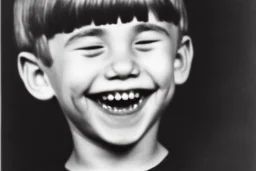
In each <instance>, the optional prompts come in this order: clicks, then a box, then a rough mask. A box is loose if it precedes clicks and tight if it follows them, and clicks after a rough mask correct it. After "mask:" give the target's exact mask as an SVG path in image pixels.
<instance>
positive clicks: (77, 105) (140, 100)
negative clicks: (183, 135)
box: [14, 0, 193, 171]
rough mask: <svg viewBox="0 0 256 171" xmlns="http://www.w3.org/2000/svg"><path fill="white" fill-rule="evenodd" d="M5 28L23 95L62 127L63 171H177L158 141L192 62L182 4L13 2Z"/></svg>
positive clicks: (171, 0) (177, 0) (151, 0)
mask: <svg viewBox="0 0 256 171" xmlns="http://www.w3.org/2000/svg"><path fill="white" fill-rule="evenodd" d="M14 23H15V35H16V40H17V44H18V47H19V49H20V53H19V55H18V69H19V74H20V76H21V79H22V80H23V82H24V84H25V86H26V88H27V90H28V91H29V92H30V93H31V94H32V95H33V96H34V97H35V98H37V99H39V100H48V99H51V98H53V97H56V98H57V99H58V102H59V104H60V107H61V109H62V111H63V113H64V115H65V117H66V119H67V121H68V124H69V127H70V130H71V134H72V137H73V144H74V148H73V151H72V154H71V156H70V158H69V159H68V161H67V162H66V164H65V168H66V170H69V171H80V170H92V171H94V170H104V171H110V170H111V171H125V170H129V171H131V170H132V171H137V170H138V171H142V170H164V169H166V170H172V169H177V168H176V166H174V163H173V162H172V160H170V158H169V156H170V154H168V150H167V149H166V148H165V147H163V146H162V145H161V144H160V143H159V142H158V141H157V132H158V127H159V122H160V118H161V114H162V111H163V110H164V109H165V107H166V106H167V105H168V104H169V102H170V100H171V99H172V97H173V94H174V90H175V84H182V83H184V82H185V81H186V79H187V78H188V75H189V71H190V66H191V61H192V58H193V47H192V42H191V39H190V37H189V36H187V35H186V31H187V18H186V11H185V7H184V3H183V2H182V0H16V2H15V7H14ZM168 159H169V160H168ZM53 170H56V169H53ZM63 170H64V169H63Z"/></svg>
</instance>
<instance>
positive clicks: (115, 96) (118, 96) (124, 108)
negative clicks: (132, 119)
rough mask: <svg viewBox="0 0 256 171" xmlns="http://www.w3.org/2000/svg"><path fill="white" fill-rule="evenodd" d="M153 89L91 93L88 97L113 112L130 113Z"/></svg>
mask: <svg viewBox="0 0 256 171" xmlns="http://www.w3.org/2000/svg"><path fill="white" fill-rule="evenodd" d="M152 93H153V90H146V89H137V90H126V91H109V92H102V93H97V94H90V95H88V97H89V98H90V99H92V100H93V101H95V102H96V103H98V104H99V106H100V107H101V108H102V109H104V110H107V111H108V112H109V113H111V114H118V115H119V114H130V113H133V112H134V111H136V110H137V109H138V108H139V107H140V106H141V105H142V104H143V102H144V100H145V99H146V97H148V96H149V95H150V94H152Z"/></svg>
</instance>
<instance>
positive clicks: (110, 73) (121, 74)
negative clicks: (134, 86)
mask: <svg viewBox="0 0 256 171" xmlns="http://www.w3.org/2000/svg"><path fill="white" fill-rule="evenodd" d="M139 73H140V70H139V66H138V64H137V63H136V62H135V61H133V60H132V59H130V58H129V57H128V58H121V59H118V60H115V61H113V62H112V63H111V64H110V66H109V68H108V70H107V72H106V74H105V76H106V78H107V79H127V78H135V77H137V76H138V75H139Z"/></svg>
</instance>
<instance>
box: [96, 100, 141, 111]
mask: <svg viewBox="0 0 256 171" xmlns="http://www.w3.org/2000/svg"><path fill="white" fill-rule="evenodd" d="M142 102H143V100H142V99H140V100H139V103H138V104H133V105H130V106H129V107H126V108H117V107H111V106H107V105H105V104H102V103H100V102H99V103H100V104H101V106H102V108H104V109H107V110H110V111H111V112H127V111H131V110H134V109H136V108H138V107H139V105H140V104H142Z"/></svg>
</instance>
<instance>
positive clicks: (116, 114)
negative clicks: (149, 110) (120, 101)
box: [93, 93, 153, 117]
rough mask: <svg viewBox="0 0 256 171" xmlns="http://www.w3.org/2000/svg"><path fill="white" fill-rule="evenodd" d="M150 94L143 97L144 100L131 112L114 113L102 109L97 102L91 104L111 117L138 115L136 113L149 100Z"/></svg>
mask: <svg viewBox="0 0 256 171" xmlns="http://www.w3.org/2000/svg"><path fill="white" fill-rule="evenodd" d="M152 94H153V93H152ZM152 94H150V95H149V96H147V97H145V98H144V99H143V101H142V102H141V104H139V105H138V107H137V108H134V109H132V110H127V111H116V112H114V111H111V110H109V109H104V108H103V107H102V106H101V104H99V103H97V102H95V101H93V102H94V103H95V104H96V106H97V107H98V108H99V109H100V110H101V111H103V112H104V113H107V114H109V115H112V116H118V117H124V116H129V115H134V114H136V113H138V112H139V111H140V110H141V109H142V108H143V107H144V106H145V104H146V103H147V100H148V99H149V97H150V96H151V95H152Z"/></svg>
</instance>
